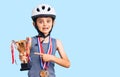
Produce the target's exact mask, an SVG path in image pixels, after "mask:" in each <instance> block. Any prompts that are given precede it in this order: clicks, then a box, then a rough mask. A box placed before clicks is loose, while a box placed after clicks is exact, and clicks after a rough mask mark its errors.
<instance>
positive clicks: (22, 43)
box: [15, 40, 30, 71]
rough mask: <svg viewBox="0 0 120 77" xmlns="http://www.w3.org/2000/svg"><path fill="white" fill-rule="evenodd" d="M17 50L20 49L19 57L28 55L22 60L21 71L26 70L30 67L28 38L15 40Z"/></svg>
mask: <svg viewBox="0 0 120 77" xmlns="http://www.w3.org/2000/svg"><path fill="white" fill-rule="evenodd" d="M15 45H16V47H17V50H18V51H19V57H23V56H24V57H26V58H25V59H24V60H21V69H20V71H25V70H29V69H30V65H29V63H28V59H29V58H28V52H27V40H19V41H16V42H15Z"/></svg>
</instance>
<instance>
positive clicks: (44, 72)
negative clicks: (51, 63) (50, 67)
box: [40, 70, 49, 77]
mask: <svg viewBox="0 0 120 77" xmlns="http://www.w3.org/2000/svg"><path fill="white" fill-rule="evenodd" d="M48 76H49V72H48V71H47V70H41V71H40V77H48Z"/></svg>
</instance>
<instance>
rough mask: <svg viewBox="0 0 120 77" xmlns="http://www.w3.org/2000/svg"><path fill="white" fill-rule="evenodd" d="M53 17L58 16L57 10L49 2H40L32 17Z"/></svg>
mask: <svg viewBox="0 0 120 77" xmlns="http://www.w3.org/2000/svg"><path fill="white" fill-rule="evenodd" d="M48 16H49V17H52V18H53V19H55V18H56V14H55V10H54V8H53V7H51V6H50V5H47V4H40V5H38V6H37V7H36V8H34V9H33V11H32V16H31V17H32V19H33V21H35V20H36V18H38V17H48Z"/></svg>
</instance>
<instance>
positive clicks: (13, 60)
mask: <svg viewBox="0 0 120 77" xmlns="http://www.w3.org/2000/svg"><path fill="white" fill-rule="evenodd" d="M14 48H15V47H14V41H12V43H11V55H12V64H14V62H15V57H14V51H15V49H14Z"/></svg>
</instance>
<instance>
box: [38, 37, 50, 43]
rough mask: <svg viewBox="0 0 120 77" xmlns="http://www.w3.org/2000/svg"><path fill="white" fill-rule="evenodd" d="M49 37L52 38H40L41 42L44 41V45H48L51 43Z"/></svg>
mask: <svg viewBox="0 0 120 77" xmlns="http://www.w3.org/2000/svg"><path fill="white" fill-rule="evenodd" d="M49 37H50V36H48V37H46V38H43V37H40V41H41V42H42V41H43V43H48V42H49Z"/></svg>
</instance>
